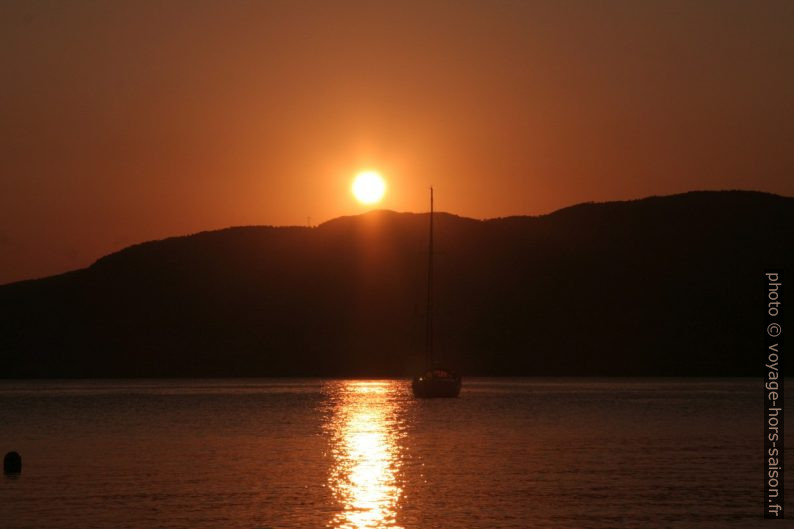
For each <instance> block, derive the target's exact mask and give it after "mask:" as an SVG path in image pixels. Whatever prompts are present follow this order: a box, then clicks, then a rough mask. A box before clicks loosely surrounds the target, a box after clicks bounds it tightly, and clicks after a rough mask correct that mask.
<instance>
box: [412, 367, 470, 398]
mask: <svg viewBox="0 0 794 529" xmlns="http://www.w3.org/2000/svg"><path fill="white" fill-rule="evenodd" d="M460 385H461V379H460V376H457V375H452V374H449V375H446V376H434V375H433V374H432V373H423V374H421V375H417V376H415V377H414V378H413V381H412V383H411V389H413V392H414V397H416V398H420V399H432V398H454V397H457V396H458V395H460Z"/></svg>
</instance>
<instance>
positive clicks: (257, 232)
mask: <svg viewBox="0 0 794 529" xmlns="http://www.w3.org/2000/svg"><path fill="white" fill-rule="evenodd" d="M436 229H437V231H438V233H439V241H443V244H441V243H440V244H439V245H438V247H437V252H438V253H437V255H436V259H437V260H438V262H439V266H443V268H444V270H445V273H444V274H443V276H439V277H438V278H437V282H436V284H435V288H436V289H437V292H438V299H439V300H443V307H439V311H438V314H439V315H440V316H439V317H438V318H437V320H436V322H435V325H436V328H437V330H438V335H439V336H445V337H446V338H445V343H439V344H437V345H438V348H439V351H440V353H441V355H442V356H443V355H445V354H447V355H448V357H447V358H445V361H446V360H448V361H450V362H451V363H453V365H456V366H460V369H461V371H462V373H463V374H464V375H536V376H543V375H571V376H580V375H593V376H603V375H627V376H630V375H643V376H656V375H659V376H667V375H670V376H689V375H692V376H699V375H705V376H711V375H714V376H749V375H755V374H757V370H758V366H757V365H756V364H758V362H756V361H755V356H754V355H753V354H749V353H748V351H752V350H754V349H753V348H754V347H756V346H757V342H758V339H759V335H758V325H757V324H758V318H759V317H760V316H759V311H758V306H759V305H758V303H757V301H758V300H757V299H756V298H757V297H758V282H759V277H762V273H763V270H764V268H769V267H777V268H785V267H786V266H787V265H789V264H790V263H792V262H794V247H792V245H791V244H790V241H791V240H793V239H794V237H792V234H793V233H794V198H790V197H781V196H777V195H772V194H766V193H759V192H746V191H725V192H691V193H686V194H681V195H673V196H666V197H650V198H646V199H641V200H635V201H628V202H609V203H600V204H580V205H577V206H572V207H570V208H565V209H562V210H559V211H556V212H554V213H551V214H549V215H545V216H540V217H508V218H499V219H491V220H486V221H479V220H473V219H466V218H461V217H457V216H454V215H450V214H446V213H436ZM426 230H427V215H426V214H409V213H394V212H389V211H376V212H371V213H367V214H364V215H360V216H355V217H343V218H338V219H334V220H331V221H329V222H326V223H324V224H322V225H320V226H318V227H316V228H306V227H279V228H276V227H240V228H229V229H225V230H219V231H213V232H203V233H198V234H195V235H190V236H185V237H174V238H171V239H165V240H161V241H153V242H148V243H143V244H139V245H135V246H131V247H129V248H126V249H124V250H122V251H120V252H117V253H114V254H111V255H108V256H106V257H103V258H101V259H99V260H98V261H97V262H96V263H94V264H93V265H92V266H91V267H89V268H86V269H83V270H77V271H74V272H69V273H66V274H62V275H59V276H53V277H48V278H44V279H39V280H31V281H23V282H18V283H12V284H8V285H3V286H0V365H2V370H0V373H2V377H6V378H25V377H143V376H154V377H159V376H175V377H191V376H407V375H409V374H410V373H412V372H415V371H416V369H417V368H419V367H420V364H419V362H421V358H419V357H418V356H417V355H416V354H415V351H417V350H418V349H420V347H421V343H422V341H423V332H424V329H423V327H422V322H423V308H422V302H423V289H424V288H425V286H424V285H425V280H424V279H423V278H424V277H425V274H426V273H427V272H426V269H425V266H424V262H423V260H422V257H421V256H422V252H423V251H426V249H425V248H423V246H424V245H426V236H425V233H426Z"/></svg>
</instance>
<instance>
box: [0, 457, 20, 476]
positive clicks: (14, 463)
mask: <svg viewBox="0 0 794 529" xmlns="http://www.w3.org/2000/svg"><path fill="white" fill-rule="evenodd" d="M20 473H22V456H21V455H19V454H18V453H17V452H9V453H7V454H6V456H5V457H4V458H3V474H20Z"/></svg>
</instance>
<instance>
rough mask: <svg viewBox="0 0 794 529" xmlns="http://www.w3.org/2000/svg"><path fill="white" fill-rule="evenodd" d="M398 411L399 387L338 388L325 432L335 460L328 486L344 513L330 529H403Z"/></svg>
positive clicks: (391, 384) (377, 384)
mask: <svg viewBox="0 0 794 529" xmlns="http://www.w3.org/2000/svg"><path fill="white" fill-rule="evenodd" d="M399 408H400V401H399V387H398V386H397V383H396V382H390V381H350V382H343V383H342V384H341V386H340V387H339V388H337V394H336V395H335V404H334V407H333V412H332V414H331V416H330V420H329V421H328V423H327V424H326V428H327V430H328V431H329V433H330V436H331V443H332V455H333V465H332V470H331V475H330V477H329V485H330V487H331V490H332V491H333V493H334V496H335V497H336V499H337V501H338V502H339V503H340V505H341V510H340V512H338V513H337V514H336V515H335V516H334V517H333V519H332V520H331V522H330V524H329V526H330V527H334V528H338V529H363V528H372V527H379V528H380V527H382V528H395V529H398V528H400V527H401V526H400V525H399V524H398V523H397V519H396V518H397V511H398V507H399V504H400V498H401V494H402V488H401V487H400V484H399V481H400V480H399V478H400V476H399V473H400V466H401V456H400V452H401V448H400V446H399V443H398V441H399V439H400V437H401V436H402V429H401V422H400V414H399V411H400V409H399Z"/></svg>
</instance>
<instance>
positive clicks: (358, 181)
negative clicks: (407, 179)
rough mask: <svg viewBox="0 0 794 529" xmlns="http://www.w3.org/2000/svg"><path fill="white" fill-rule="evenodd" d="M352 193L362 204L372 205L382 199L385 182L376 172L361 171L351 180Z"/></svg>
mask: <svg viewBox="0 0 794 529" xmlns="http://www.w3.org/2000/svg"><path fill="white" fill-rule="evenodd" d="M352 191H353V195H354V196H355V197H356V199H357V200H358V201H359V202H361V203H362V204H374V203H375V202H379V201H380V199H381V198H383V194H384V193H385V192H386V182H385V181H384V180H383V177H382V176H381V175H380V173H379V172H377V171H361V172H360V173H358V174H357V175H356V178H355V179H354V180H353V187H352Z"/></svg>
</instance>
